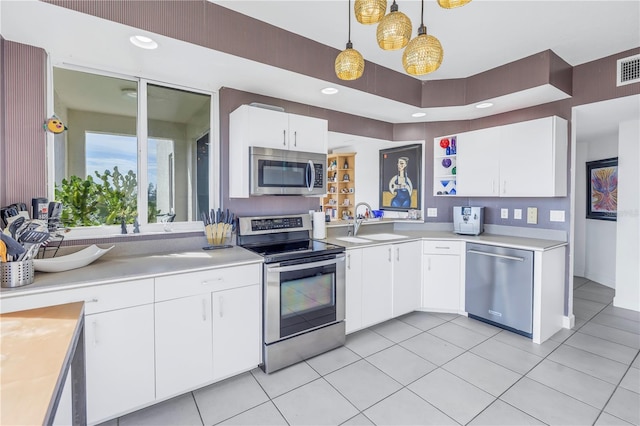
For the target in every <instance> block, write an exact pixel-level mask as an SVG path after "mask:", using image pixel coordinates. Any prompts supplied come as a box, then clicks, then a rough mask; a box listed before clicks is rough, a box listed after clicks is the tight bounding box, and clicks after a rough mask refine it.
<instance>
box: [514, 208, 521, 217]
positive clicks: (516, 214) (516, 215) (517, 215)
mask: <svg viewBox="0 0 640 426" xmlns="http://www.w3.org/2000/svg"><path fill="white" fill-rule="evenodd" d="M513 218H514V219H522V209H513Z"/></svg>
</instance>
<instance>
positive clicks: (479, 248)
mask: <svg viewBox="0 0 640 426" xmlns="http://www.w3.org/2000/svg"><path fill="white" fill-rule="evenodd" d="M465 290H466V291H465V310H466V311H467V313H468V314H469V317H471V318H475V319H477V320H480V321H484V322H487V323H490V324H493V325H496V326H498V327H501V328H504V329H507V330H510V331H514V332H516V333H518V334H522V335H524V336H527V337H531V336H532V334H533V252H532V251H529V250H519V249H512V248H507V247H498V246H490V245H486V244H476V243H467V260H466V277H465Z"/></svg>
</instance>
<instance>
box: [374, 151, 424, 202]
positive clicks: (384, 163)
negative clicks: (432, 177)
mask: <svg viewBox="0 0 640 426" xmlns="http://www.w3.org/2000/svg"><path fill="white" fill-rule="evenodd" d="M421 176H422V145H420V144H416V145H405V146H400V147H397V148H389V149H381V150H380V208H381V209H385V210H396V211H408V210H413V209H417V210H420V209H421V208H422V206H421V198H422V197H421V194H422V189H421V188H420V177H421Z"/></svg>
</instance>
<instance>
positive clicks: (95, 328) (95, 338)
mask: <svg viewBox="0 0 640 426" xmlns="http://www.w3.org/2000/svg"><path fill="white" fill-rule="evenodd" d="M92 325H93V346H98V321H96V320H93V324H92Z"/></svg>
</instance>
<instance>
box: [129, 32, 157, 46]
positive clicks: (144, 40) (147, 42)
mask: <svg viewBox="0 0 640 426" xmlns="http://www.w3.org/2000/svg"><path fill="white" fill-rule="evenodd" d="M129 41H130V42H131V43H133V45H134V46H137V47H139V48H141V49H156V48H157V47H158V43H156V42H155V41H153V40H152V39H150V38H149V37H145V36H141V35H136V36H131V37H129Z"/></svg>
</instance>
